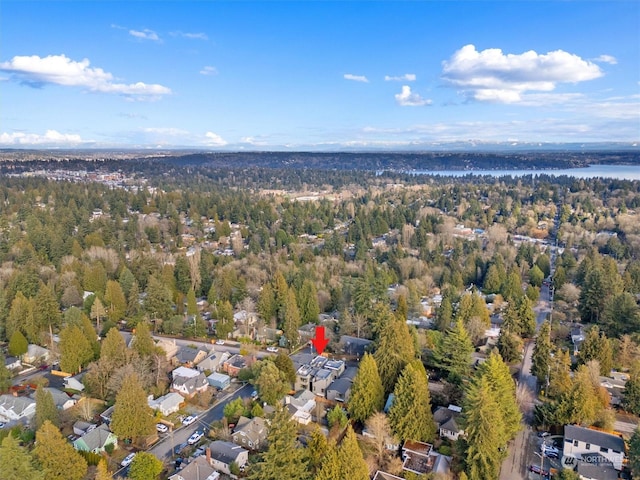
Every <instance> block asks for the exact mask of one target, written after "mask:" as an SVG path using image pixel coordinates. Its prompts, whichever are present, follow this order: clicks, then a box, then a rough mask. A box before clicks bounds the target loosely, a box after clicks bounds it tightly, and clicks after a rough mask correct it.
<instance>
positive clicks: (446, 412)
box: [433, 405, 464, 441]
mask: <svg viewBox="0 0 640 480" xmlns="http://www.w3.org/2000/svg"><path fill="white" fill-rule="evenodd" d="M461 415H462V409H461V408H460V407H457V406H455V405H449V406H448V407H447V408H444V407H438V408H437V409H436V411H435V412H434V413H433V421H434V422H436V425H438V429H439V435H440V437H441V438H448V439H450V440H453V441H456V440H458V437H459V436H460V435H464V430H462V428H461V427H460V426H459V425H458V423H459V421H460V420H459V418H460V416H461Z"/></svg>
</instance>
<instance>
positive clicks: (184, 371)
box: [171, 367, 200, 378]
mask: <svg viewBox="0 0 640 480" xmlns="http://www.w3.org/2000/svg"><path fill="white" fill-rule="evenodd" d="M171 375H172V377H173V378H176V377H184V378H191V377H197V376H198V375H200V370H196V369H195V368H187V367H178V368H176V369H174V370H173V371H172V372H171Z"/></svg>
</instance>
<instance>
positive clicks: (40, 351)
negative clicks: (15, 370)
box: [22, 343, 50, 364]
mask: <svg viewBox="0 0 640 480" xmlns="http://www.w3.org/2000/svg"><path fill="white" fill-rule="evenodd" d="M49 355H50V353H49V350H47V349H46V348H44V347H41V346H40V345H36V344H34V343H30V344H29V346H28V347H27V353H25V354H24V355H23V356H22V360H23V361H24V362H25V363H31V364H35V363H42V362H46V361H48V360H49Z"/></svg>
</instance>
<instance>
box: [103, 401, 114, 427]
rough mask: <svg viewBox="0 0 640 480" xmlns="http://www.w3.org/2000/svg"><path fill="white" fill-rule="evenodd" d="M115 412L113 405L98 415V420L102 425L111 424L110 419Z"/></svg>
mask: <svg viewBox="0 0 640 480" xmlns="http://www.w3.org/2000/svg"><path fill="white" fill-rule="evenodd" d="M114 410H115V405H111V406H110V407H109V408H107V409H106V410H105V411H104V412H102V413H101V414H100V418H101V419H102V421H103V422H104V423H111V417H112V415H113V411H114Z"/></svg>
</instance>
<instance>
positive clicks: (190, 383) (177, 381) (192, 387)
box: [173, 372, 209, 393]
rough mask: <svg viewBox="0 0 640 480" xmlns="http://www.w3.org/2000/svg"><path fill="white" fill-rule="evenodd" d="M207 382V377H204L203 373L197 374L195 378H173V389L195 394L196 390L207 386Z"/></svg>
mask: <svg viewBox="0 0 640 480" xmlns="http://www.w3.org/2000/svg"><path fill="white" fill-rule="evenodd" d="M208 385H209V382H208V381H207V377H205V376H204V373H202V372H199V374H198V376H197V377H191V378H184V377H174V379H173V386H174V388H178V387H182V386H184V388H185V389H186V390H187V392H189V393H193V392H195V391H196V390H197V389H199V388H202V387H204V386H208Z"/></svg>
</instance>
